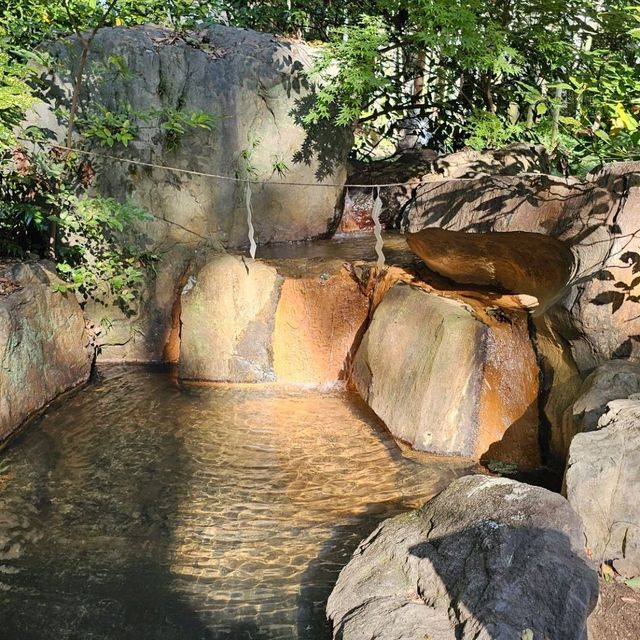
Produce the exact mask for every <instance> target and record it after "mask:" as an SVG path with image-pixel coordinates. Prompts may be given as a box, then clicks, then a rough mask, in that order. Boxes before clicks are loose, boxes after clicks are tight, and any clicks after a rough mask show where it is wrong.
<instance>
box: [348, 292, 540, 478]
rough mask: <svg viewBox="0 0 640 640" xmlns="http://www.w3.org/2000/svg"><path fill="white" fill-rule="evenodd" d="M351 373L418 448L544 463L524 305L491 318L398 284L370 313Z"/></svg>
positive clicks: (383, 414) (365, 393)
mask: <svg viewBox="0 0 640 640" xmlns="http://www.w3.org/2000/svg"><path fill="white" fill-rule="evenodd" d="M352 379H353V383H354V384H355V387H356V388H357V390H358V392H359V393H360V395H361V396H362V397H363V399H364V400H365V401H366V402H367V403H368V404H369V406H370V407H371V408H372V409H373V410H374V411H375V412H376V413H377V414H378V416H379V417H380V418H381V419H382V420H383V421H384V422H385V424H386V425H387V427H388V428H389V430H390V431H391V432H392V433H393V434H394V435H395V436H396V437H397V438H399V439H400V440H403V441H405V442H408V443H409V444H411V446H412V447H414V448H415V449H418V450H422V451H430V452H434V453H441V454H457V455H464V456H469V457H473V458H476V459H480V458H482V459H485V460H490V459H499V460H504V461H508V462H512V463H516V464H518V465H522V466H524V467H534V466H536V465H537V464H538V463H539V447H538V408H537V393H538V367H537V363H536V358H535V354H534V352H533V348H532V346H531V342H530V340H529V334H528V329H527V319H526V314H524V313H522V312H519V313H518V312H512V313H510V315H508V316H507V315H504V316H502V315H501V316H500V318H499V319H496V320H495V321H493V322H491V324H489V323H485V322H482V321H481V320H480V319H479V318H478V317H477V316H476V315H475V314H474V313H473V310H472V308H471V307H470V306H469V305H468V304H465V303H464V302H463V301H460V300H452V299H447V298H444V297H440V296H438V295H435V294H431V293H426V292H425V291H422V290H419V289H417V288H413V287H411V286H408V285H406V284H402V283H399V284H395V285H394V286H393V287H392V288H391V290H390V291H389V292H388V293H386V295H385V296H384V298H383V299H382V302H380V304H379V305H378V306H377V308H376V310H375V312H374V314H373V319H372V320H371V323H370V325H369V328H368V329H367V331H366V333H365V335H364V337H363V339H362V343H361V345H360V347H359V349H358V351H357V353H356V356H355V360H354V366H353V378H352Z"/></svg>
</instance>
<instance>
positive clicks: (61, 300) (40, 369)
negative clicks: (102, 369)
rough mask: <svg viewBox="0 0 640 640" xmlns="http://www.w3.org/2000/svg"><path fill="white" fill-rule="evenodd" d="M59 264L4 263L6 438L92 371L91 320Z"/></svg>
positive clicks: (2, 419)
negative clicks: (59, 273) (65, 288)
mask: <svg viewBox="0 0 640 640" xmlns="http://www.w3.org/2000/svg"><path fill="white" fill-rule="evenodd" d="M52 267H53V265H50V264H48V263H45V262H41V263H14V264H10V265H7V266H4V267H1V266H0V282H2V281H4V282H6V283H7V286H5V287H2V291H0V443H1V442H2V441H3V440H4V439H6V438H7V437H8V436H9V435H10V434H11V432H12V431H13V430H15V429H16V428H17V427H19V426H20V425H21V424H22V422H24V420H26V419H27V418H28V417H29V415H30V414H32V413H33V412H35V411H37V410H38V409H41V408H42V407H43V406H44V405H46V404H47V403H48V402H50V401H51V400H53V399H54V398H55V397H56V396H57V395H59V394H61V393H62V392H64V391H67V390H68V389H71V388H72V387H75V386H77V385H79V384H81V383H82V382H85V381H86V380H87V378H88V377H89V374H90V373H91V365H92V362H93V356H94V349H93V346H92V337H91V336H90V334H89V332H88V331H87V329H86V320H85V317H84V314H83V313H82V309H81V308H80V305H79V304H78V302H77V301H76V299H75V296H74V295H73V294H62V293H58V292H55V291H54V290H53V286H54V285H55V284H61V281H60V280H59V279H58V278H57V277H56V275H55V273H54V271H53V269H52Z"/></svg>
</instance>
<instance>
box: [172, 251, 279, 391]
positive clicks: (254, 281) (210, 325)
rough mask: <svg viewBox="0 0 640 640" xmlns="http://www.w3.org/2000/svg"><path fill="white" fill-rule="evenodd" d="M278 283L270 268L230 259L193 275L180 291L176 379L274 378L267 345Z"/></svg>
mask: <svg viewBox="0 0 640 640" xmlns="http://www.w3.org/2000/svg"><path fill="white" fill-rule="evenodd" d="M281 285H282V280H281V278H279V277H278V274H277V273H276V270H275V269H273V268H271V267H268V266H267V265H264V264H262V263H260V262H253V261H243V260H242V259H241V258H238V257H236V256H230V255H227V256H220V257H217V258H214V259H213V260H211V261H210V262H208V263H207V264H206V265H205V266H204V267H203V268H202V269H201V270H200V271H199V272H198V273H197V274H196V275H195V276H192V280H191V282H189V283H188V284H187V285H186V286H185V288H184V290H183V293H182V314H181V320H182V339H181V347H180V376H181V377H182V378H186V379H196V380H215V381H234V382H266V381H270V380H271V381H272V380H274V379H275V374H274V370H273V353H272V351H271V349H270V343H271V336H272V334H273V323H274V318H275V312H276V306H277V304H278V298H279V296H280V287H281Z"/></svg>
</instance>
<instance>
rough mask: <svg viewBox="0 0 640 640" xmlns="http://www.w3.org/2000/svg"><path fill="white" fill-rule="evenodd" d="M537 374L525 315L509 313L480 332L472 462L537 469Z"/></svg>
mask: <svg viewBox="0 0 640 640" xmlns="http://www.w3.org/2000/svg"><path fill="white" fill-rule="evenodd" d="M539 373H540V371H539V369H538V362H537V359H536V354H535V352H534V350H533V347H532V345H531V340H530V339H529V330H528V327H527V318H526V315H525V314H523V313H519V314H513V315H511V316H510V317H509V321H507V322H498V323H494V324H493V325H492V326H490V327H487V328H486V329H485V352H484V362H483V371H482V374H483V385H482V387H481V395H480V413H479V417H478V439H477V442H476V449H475V456H474V457H477V458H481V459H483V460H486V461H488V460H509V461H511V462H515V463H516V464H519V465H523V466H535V465H537V464H539V462H540V457H539V456H540V447H539V434H538V428H539V427H538V423H539V419H538V387H539Z"/></svg>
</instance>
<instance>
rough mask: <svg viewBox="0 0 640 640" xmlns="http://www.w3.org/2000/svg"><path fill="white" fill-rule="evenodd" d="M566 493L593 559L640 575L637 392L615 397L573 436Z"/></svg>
mask: <svg viewBox="0 0 640 640" xmlns="http://www.w3.org/2000/svg"><path fill="white" fill-rule="evenodd" d="M565 493H566V496H567V499H568V500H569V502H570V503H571V506H572V507H573V508H574V509H575V510H576V511H577V513H578V514H579V515H580V517H581V518H582V521H583V522H584V529H585V539H586V544H587V547H588V548H589V549H590V550H591V554H592V556H593V558H594V559H595V560H597V561H598V562H610V563H612V564H613V566H614V568H615V569H616V570H617V571H618V572H619V573H621V574H622V575H624V576H627V577H633V576H637V575H640V501H639V500H638V494H639V493H640V395H638V394H635V395H632V396H631V398H628V399H624V400H613V401H612V402H610V403H609V404H608V406H607V411H606V413H604V415H602V417H601V418H600V420H599V421H598V427H597V430H595V431H588V432H585V433H579V434H578V435H576V436H575V437H574V438H573V440H572V441H571V447H570V449H569V460H568V463H567V470H566V474H565Z"/></svg>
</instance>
